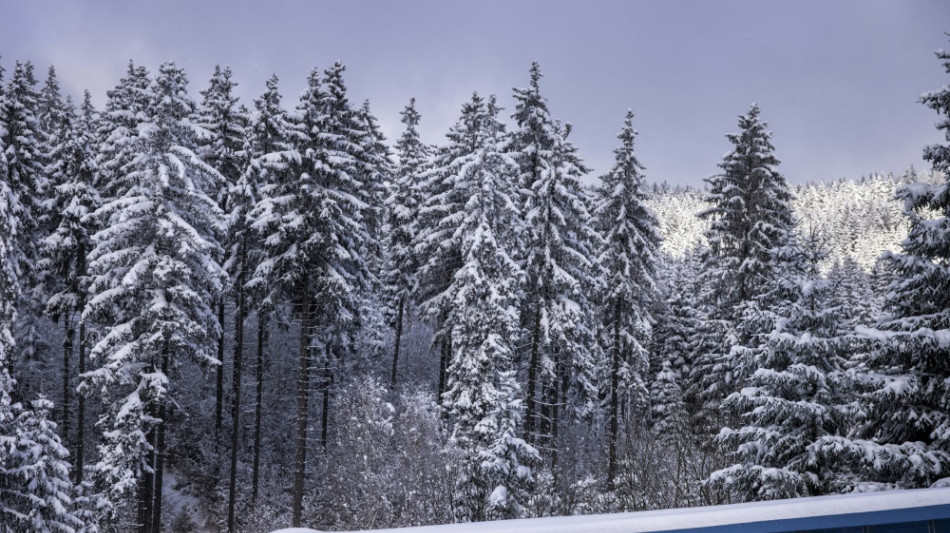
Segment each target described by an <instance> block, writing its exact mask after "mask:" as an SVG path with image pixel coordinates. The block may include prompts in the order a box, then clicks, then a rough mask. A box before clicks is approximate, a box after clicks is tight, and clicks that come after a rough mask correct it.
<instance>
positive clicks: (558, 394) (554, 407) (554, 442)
mask: <svg viewBox="0 0 950 533" xmlns="http://www.w3.org/2000/svg"><path fill="white" fill-rule="evenodd" d="M564 372H565V371H564V370H563V369H562V368H561V351H560V350H558V349H557V346H555V347H554V383H553V384H552V386H551V392H552V396H551V398H552V400H551V470H552V471H553V472H554V473H555V475H557V452H558V432H559V431H560V429H561V428H560V416H561V410H560V407H561V403H562V401H563V398H564V396H563V395H562V391H561V374H563V373H564ZM565 377H566V376H565Z"/></svg>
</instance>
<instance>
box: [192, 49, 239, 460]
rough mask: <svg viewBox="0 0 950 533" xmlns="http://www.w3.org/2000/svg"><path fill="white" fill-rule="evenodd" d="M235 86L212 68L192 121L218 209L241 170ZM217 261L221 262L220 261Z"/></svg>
mask: <svg viewBox="0 0 950 533" xmlns="http://www.w3.org/2000/svg"><path fill="white" fill-rule="evenodd" d="M235 87H237V83H235V82H234V81H232V80H231V69H230V68H229V67H224V68H223V69H222V68H221V66H220V65H215V67H214V74H212V76H211V80H210V81H209V82H208V87H207V88H205V89H204V90H202V91H201V96H202V99H201V103H200V104H199V106H198V115H197V117H196V118H195V122H197V125H198V126H200V127H201V129H202V130H203V131H201V132H200V133H201V134H200V136H199V137H198V148H197V153H198V155H199V156H200V157H201V159H202V160H203V161H204V162H205V163H207V164H208V165H210V166H211V168H213V169H215V170H217V171H218V173H219V174H221V176H223V177H224V182H223V183H221V185H220V188H219V189H218V191H217V192H216V195H215V199H216V200H217V201H218V207H220V208H221V209H222V210H225V209H227V204H228V193H229V191H230V189H231V187H232V186H233V185H234V184H235V182H237V180H238V177H239V176H240V175H241V173H242V172H243V170H244V167H245V154H244V124H245V122H246V120H247V117H246V116H244V114H243V112H242V111H241V108H240V106H239V105H238V97H237V96H234V88H235ZM220 260H221V262H224V259H220ZM215 306H216V307H217V313H218V320H219V322H220V323H221V324H220V327H221V330H222V332H223V331H224V329H225V315H224V313H225V311H224V307H225V296H224V295H216V296H215ZM236 313H237V314H240V313H242V310H241V309H238V310H236ZM239 318H240V319H243V316H242V317H238V316H236V317H235V319H239ZM241 327H243V324H241V323H237V324H236V328H238V329H239V328H241ZM237 338H238V339H240V340H243V338H244V337H243V331H242V332H239V333H238V335H237ZM224 344H225V342H224V335H223V334H222V335H221V336H220V337H219V338H218V360H219V361H221V365H219V366H218V367H217V370H216V376H215V377H216V382H215V404H214V405H215V407H214V409H215V410H214V430H215V441H216V442H220V433H221V420H222V417H223V409H224ZM242 348H243V347H238V346H236V347H235V354H237V353H240V352H239V350H241V349H242Z"/></svg>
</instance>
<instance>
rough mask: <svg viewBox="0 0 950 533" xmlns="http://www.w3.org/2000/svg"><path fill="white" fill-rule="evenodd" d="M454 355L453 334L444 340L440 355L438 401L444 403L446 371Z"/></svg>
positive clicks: (440, 403)
mask: <svg viewBox="0 0 950 533" xmlns="http://www.w3.org/2000/svg"><path fill="white" fill-rule="evenodd" d="M451 357H452V335H451V334H449V335H447V336H446V337H445V338H444V339H443V340H442V353H441V354H440V357H439V397H438V398H436V401H437V402H438V404H439V405H442V395H443V394H445V372H446V369H448V366H449V358H451Z"/></svg>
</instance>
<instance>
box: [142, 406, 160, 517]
mask: <svg viewBox="0 0 950 533" xmlns="http://www.w3.org/2000/svg"><path fill="white" fill-rule="evenodd" d="M146 410H147V412H148V414H149V415H150V416H156V413H155V406H154V404H151V403H149V404H148V408H147V409H146ZM147 438H148V442H149V443H150V444H151V445H152V449H151V450H150V451H149V453H148V455H147V456H146V457H145V462H146V463H147V464H148V467H149V468H148V469H146V470H145V472H143V473H142V477H141V479H139V494H138V531H139V533H152V531H153V529H152V527H153V526H154V522H153V518H154V512H155V507H154V505H155V443H156V439H157V435H156V428H155V427H153V428H152V429H151V430H150V431H149V434H148V437H147Z"/></svg>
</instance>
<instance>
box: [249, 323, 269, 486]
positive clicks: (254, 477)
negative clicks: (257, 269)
mask: <svg viewBox="0 0 950 533" xmlns="http://www.w3.org/2000/svg"><path fill="white" fill-rule="evenodd" d="M267 318H268V317H267V313H265V312H264V311H261V310H259V311H258V312H257V368H256V371H257V398H256V401H255V406H254V466H253V469H252V474H251V502H252V503H256V502H257V488H258V486H259V484H260V472H261V414H262V411H263V409H262V407H263V403H264V345H265V344H267Z"/></svg>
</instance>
